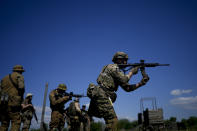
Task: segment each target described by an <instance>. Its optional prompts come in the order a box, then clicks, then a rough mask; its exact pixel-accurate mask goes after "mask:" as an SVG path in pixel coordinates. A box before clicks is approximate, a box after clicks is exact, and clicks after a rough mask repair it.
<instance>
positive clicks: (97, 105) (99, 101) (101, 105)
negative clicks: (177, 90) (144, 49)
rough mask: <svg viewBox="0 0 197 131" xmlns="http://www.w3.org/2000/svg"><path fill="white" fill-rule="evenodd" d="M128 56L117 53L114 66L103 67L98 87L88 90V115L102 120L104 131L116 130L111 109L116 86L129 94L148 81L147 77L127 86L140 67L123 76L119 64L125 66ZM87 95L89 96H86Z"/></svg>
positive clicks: (114, 98)
mask: <svg viewBox="0 0 197 131" xmlns="http://www.w3.org/2000/svg"><path fill="white" fill-rule="evenodd" d="M127 60H128V55H127V54H126V53H124V52H117V53H116V54H115V55H114V57H113V60H112V61H113V62H114V64H109V65H106V66H104V67H103V69H102V71H101V73H100V75H99V77H98V78H97V83H98V85H97V86H95V85H93V84H90V85H89V88H88V92H87V93H89V89H91V88H92V86H93V87H94V88H93V94H91V95H92V98H91V102H90V107H89V110H88V114H90V115H91V116H96V117H99V118H104V120H105V123H106V128H105V131H116V130H117V121H118V119H117V116H116V113H115V111H114V108H113V104H112V102H115V100H116V93H115V92H116V91H117V90H118V86H121V87H122V89H123V90H125V91H126V92H131V91H134V90H136V89H137V88H139V87H141V86H143V85H145V84H146V82H147V81H148V80H149V78H148V76H147V77H146V78H144V77H143V79H142V80H141V81H140V82H139V83H137V84H132V85H131V84H129V83H128V82H129V80H130V79H131V77H132V76H133V75H135V74H137V72H138V69H139V68H140V67H135V68H132V69H131V70H130V72H129V73H128V74H127V75H125V74H124V73H123V72H122V71H121V69H122V68H123V67H121V66H120V64H127ZM87 95H89V94H87Z"/></svg>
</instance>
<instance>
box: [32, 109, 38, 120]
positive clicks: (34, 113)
mask: <svg viewBox="0 0 197 131" xmlns="http://www.w3.org/2000/svg"><path fill="white" fill-rule="evenodd" d="M32 108H33V115H34V118H35V120H36V122H37V123H38V117H37V115H36V110H35V109H34V107H32Z"/></svg>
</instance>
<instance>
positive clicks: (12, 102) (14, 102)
mask: <svg viewBox="0 0 197 131" xmlns="http://www.w3.org/2000/svg"><path fill="white" fill-rule="evenodd" d="M21 102H22V99H21V96H10V97H9V101H8V106H13V107H14V106H21Z"/></svg>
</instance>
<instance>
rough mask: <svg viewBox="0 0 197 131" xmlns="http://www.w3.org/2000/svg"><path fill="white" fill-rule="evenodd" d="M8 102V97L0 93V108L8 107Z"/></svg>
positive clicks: (6, 94)
mask: <svg viewBox="0 0 197 131" xmlns="http://www.w3.org/2000/svg"><path fill="white" fill-rule="evenodd" d="M8 100H9V95H8V93H3V92H2V93H1V95H0V105H1V106H4V107H5V106H7V105H8Z"/></svg>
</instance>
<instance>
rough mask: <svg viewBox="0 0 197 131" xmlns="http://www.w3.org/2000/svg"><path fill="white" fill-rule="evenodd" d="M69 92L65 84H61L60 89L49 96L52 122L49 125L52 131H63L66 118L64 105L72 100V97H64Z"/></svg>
mask: <svg viewBox="0 0 197 131" xmlns="http://www.w3.org/2000/svg"><path fill="white" fill-rule="evenodd" d="M66 90H67V87H66V85H65V84H59V86H58V88H57V89H55V90H53V91H51V93H50V95H49V100H50V107H51V110H52V112H51V122H50V124H49V126H50V131H55V130H58V131H62V129H63V128H64V124H65V118H64V113H65V110H64V104H65V103H66V102H68V101H69V100H71V99H72V97H71V96H64V95H62V94H63V93H64V92H65V91H66Z"/></svg>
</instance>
